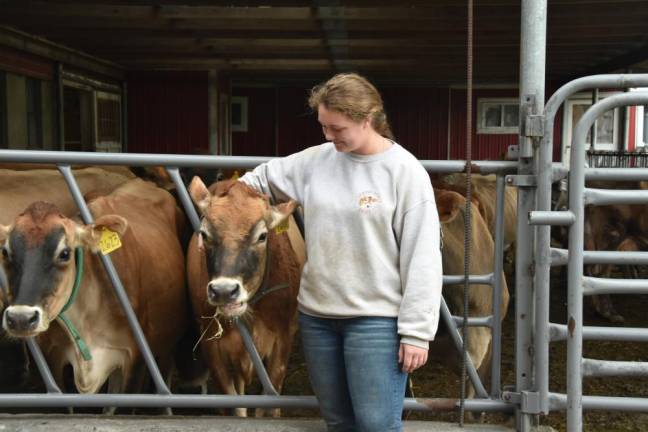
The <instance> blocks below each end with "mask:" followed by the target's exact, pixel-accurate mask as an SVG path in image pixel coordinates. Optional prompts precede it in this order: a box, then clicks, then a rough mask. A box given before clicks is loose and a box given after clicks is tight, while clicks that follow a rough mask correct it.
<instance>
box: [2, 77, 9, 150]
mask: <svg viewBox="0 0 648 432" xmlns="http://www.w3.org/2000/svg"><path fill="white" fill-rule="evenodd" d="M8 117H9V113H8V111H7V74H6V73H5V72H2V71H0V148H7V141H8V139H7V136H8V134H9V132H8V126H7V118H8Z"/></svg>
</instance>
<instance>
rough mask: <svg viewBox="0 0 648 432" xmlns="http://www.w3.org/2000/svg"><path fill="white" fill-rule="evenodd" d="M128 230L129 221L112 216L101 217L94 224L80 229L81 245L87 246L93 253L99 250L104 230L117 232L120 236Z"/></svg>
mask: <svg viewBox="0 0 648 432" xmlns="http://www.w3.org/2000/svg"><path fill="white" fill-rule="evenodd" d="M126 228H128V221H127V220H126V219H124V218H123V217H121V216H118V215H115V214H111V215H103V216H99V217H98V218H97V219H96V220H95V221H94V223H93V224H91V225H84V226H82V227H79V237H80V239H81V243H82V244H83V245H84V246H87V247H88V248H90V250H92V251H93V252H97V250H98V249H99V240H100V239H101V233H102V232H103V230H104V229H109V230H110V231H113V232H116V233H117V234H119V235H120V236H122V235H124V233H125V232H126Z"/></svg>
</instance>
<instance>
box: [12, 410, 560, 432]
mask: <svg viewBox="0 0 648 432" xmlns="http://www.w3.org/2000/svg"><path fill="white" fill-rule="evenodd" d="M542 430H543V431H547V432H548V431H551V430H552V429H551V428H546V429H545V428H543V429H542ZM89 431H91V432H176V431H177V432H180V431H182V432H325V431H326V428H325V427H324V423H323V422H322V421H321V420H319V419H312V420H310V419H286V418H283V419H268V418H247V419H242V418H233V417H207V416H203V417H182V416H173V417H164V416H158V417H138V416H113V417H106V416H85V415H83V416H82V415H32V414H29V415H27V414H19V415H0V432H89ZM404 431H405V432H423V431H425V432H476V431H485V432H511V431H513V429H511V428H508V427H504V426H497V425H481V424H468V425H466V426H465V427H464V428H460V427H459V426H458V425H457V424H453V423H438V422H424V421H408V422H405V427H404Z"/></svg>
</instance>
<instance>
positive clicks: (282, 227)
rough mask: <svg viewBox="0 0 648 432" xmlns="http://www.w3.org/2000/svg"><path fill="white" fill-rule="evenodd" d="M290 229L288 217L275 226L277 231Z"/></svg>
mask: <svg viewBox="0 0 648 432" xmlns="http://www.w3.org/2000/svg"><path fill="white" fill-rule="evenodd" d="M286 231H288V218H286V219H285V220H284V221H283V222H281V223H280V224H279V225H277V226H276V227H275V233H277V234H281V233H284V232H286Z"/></svg>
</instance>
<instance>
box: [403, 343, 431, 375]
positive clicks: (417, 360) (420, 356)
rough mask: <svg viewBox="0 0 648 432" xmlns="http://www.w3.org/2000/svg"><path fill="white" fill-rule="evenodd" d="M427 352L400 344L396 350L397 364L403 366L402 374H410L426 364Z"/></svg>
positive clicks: (423, 349)
mask: <svg viewBox="0 0 648 432" xmlns="http://www.w3.org/2000/svg"><path fill="white" fill-rule="evenodd" d="M427 358H428V350H427V349H425V348H419V347H417V346H414V345H410V344H406V343H401V344H400V349H399V350H398V363H402V364H403V372H406V373H412V372H414V371H415V370H416V369H418V368H420V367H421V366H423V365H424V364H425V363H426V362H427Z"/></svg>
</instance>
